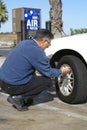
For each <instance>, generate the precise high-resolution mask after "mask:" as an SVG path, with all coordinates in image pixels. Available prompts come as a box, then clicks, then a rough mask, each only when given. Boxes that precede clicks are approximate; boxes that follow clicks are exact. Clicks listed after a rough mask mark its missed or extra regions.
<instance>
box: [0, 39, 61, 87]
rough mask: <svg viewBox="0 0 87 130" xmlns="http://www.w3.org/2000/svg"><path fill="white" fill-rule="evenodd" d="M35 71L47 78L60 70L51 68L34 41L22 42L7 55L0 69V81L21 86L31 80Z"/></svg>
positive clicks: (56, 74) (55, 74)
mask: <svg viewBox="0 0 87 130" xmlns="http://www.w3.org/2000/svg"><path fill="white" fill-rule="evenodd" d="M35 70H38V71H39V72H40V73H42V74H43V75H45V76H47V77H49V78H54V77H57V76H58V75H60V74H61V71H60V70H58V69H55V68H51V66H50V64H49V61H48V59H47V57H46V55H45V52H44V51H43V50H42V49H41V48H40V47H39V46H38V44H37V43H36V42H35V41H34V40H24V41H22V42H20V43H19V44H18V45H17V46H16V47H15V48H14V49H13V50H12V51H11V52H10V53H9V55H8V57H7V58H6V60H5V62H4V64H3V65H2V67H1V68H0V80H2V81H4V82H6V83H9V84H11V85H22V84H25V83H27V82H29V81H30V80H31V78H32V76H33V74H34V72H35Z"/></svg>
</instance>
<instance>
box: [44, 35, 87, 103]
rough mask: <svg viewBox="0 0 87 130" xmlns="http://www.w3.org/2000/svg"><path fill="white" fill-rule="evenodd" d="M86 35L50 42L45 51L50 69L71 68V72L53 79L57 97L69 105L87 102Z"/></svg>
mask: <svg viewBox="0 0 87 130" xmlns="http://www.w3.org/2000/svg"><path fill="white" fill-rule="evenodd" d="M86 44H87V34H79V35H73V36H67V37H63V38H57V39H54V40H52V43H51V46H50V47H49V48H47V49H46V51H45V52H46V55H47V56H48V57H49V58H50V64H51V66H52V67H56V68H61V67H63V66H69V67H71V70H72V71H71V72H70V73H67V74H66V75H61V76H59V77H57V78H55V84H56V92H57V95H58V97H59V98H60V99H61V100H62V101H64V102H66V103H69V104H76V103H82V102H85V101H87V45H86Z"/></svg>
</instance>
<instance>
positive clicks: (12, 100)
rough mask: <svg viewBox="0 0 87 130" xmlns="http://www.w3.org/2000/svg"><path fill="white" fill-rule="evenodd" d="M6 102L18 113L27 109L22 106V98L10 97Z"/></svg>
mask: <svg viewBox="0 0 87 130" xmlns="http://www.w3.org/2000/svg"><path fill="white" fill-rule="evenodd" d="M7 101H8V102H10V103H11V104H12V105H13V107H14V108H16V109H17V110H18V111H27V110H28V107H27V106H25V105H24V101H23V99H22V98H19V97H18V98H17V96H16V97H11V96H9V97H8V98H7Z"/></svg>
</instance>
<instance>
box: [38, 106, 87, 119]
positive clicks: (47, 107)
mask: <svg viewBox="0 0 87 130" xmlns="http://www.w3.org/2000/svg"><path fill="white" fill-rule="evenodd" d="M37 106H39V107H42V108H44V109H47V110H51V111H55V112H59V113H61V114H65V115H67V116H69V117H74V118H78V119H81V120H85V121H87V116H84V115H80V114H77V113H74V112H70V111H67V110H64V109H62V108H57V107H53V106H50V105H47V104H38V105H37Z"/></svg>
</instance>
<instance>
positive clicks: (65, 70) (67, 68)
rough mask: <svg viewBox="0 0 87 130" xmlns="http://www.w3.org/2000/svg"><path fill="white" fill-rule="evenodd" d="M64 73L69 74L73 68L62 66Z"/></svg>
mask: <svg viewBox="0 0 87 130" xmlns="http://www.w3.org/2000/svg"><path fill="white" fill-rule="evenodd" d="M61 71H62V74H67V73H70V72H71V68H70V67H67V66H66V67H62V68H61Z"/></svg>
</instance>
